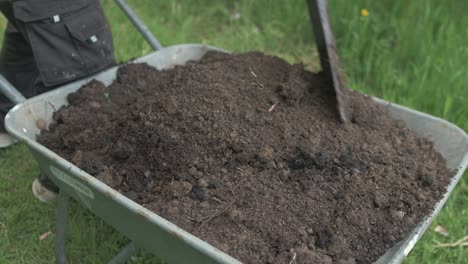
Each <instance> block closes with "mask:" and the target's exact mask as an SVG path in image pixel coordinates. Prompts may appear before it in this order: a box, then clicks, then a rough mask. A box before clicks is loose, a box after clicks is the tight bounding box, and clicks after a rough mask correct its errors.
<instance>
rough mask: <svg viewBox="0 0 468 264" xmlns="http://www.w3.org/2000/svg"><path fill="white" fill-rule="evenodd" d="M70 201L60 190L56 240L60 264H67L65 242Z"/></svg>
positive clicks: (57, 260) (56, 251) (56, 252)
mask: <svg viewBox="0 0 468 264" xmlns="http://www.w3.org/2000/svg"><path fill="white" fill-rule="evenodd" d="M68 199H69V198H68V195H67V194H66V193H65V191H62V190H60V191H59V194H58V200H57V203H58V204H57V219H56V221H57V223H56V225H57V227H56V228H57V230H56V233H57V235H56V238H55V259H56V262H57V263H58V264H66V263H67V256H66V254H65V240H66V238H67V222H68Z"/></svg>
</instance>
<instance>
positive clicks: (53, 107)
mask: <svg viewBox="0 0 468 264" xmlns="http://www.w3.org/2000/svg"><path fill="white" fill-rule="evenodd" d="M47 104H48V105H50V106H51V107H52V109H54V112H57V109H55V106H54V105H53V104H52V103H51V102H49V101H47Z"/></svg>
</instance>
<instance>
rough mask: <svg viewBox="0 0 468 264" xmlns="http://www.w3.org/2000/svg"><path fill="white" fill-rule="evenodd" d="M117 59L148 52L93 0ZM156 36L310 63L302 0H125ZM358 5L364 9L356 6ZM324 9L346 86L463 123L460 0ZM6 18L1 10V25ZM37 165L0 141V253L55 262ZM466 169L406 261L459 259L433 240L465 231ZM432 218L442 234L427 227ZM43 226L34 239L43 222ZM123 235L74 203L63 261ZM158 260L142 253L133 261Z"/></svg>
mask: <svg viewBox="0 0 468 264" xmlns="http://www.w3.org/2000/svg"><path fill="white" fill-rule="evenodd" d="M101 3H102V4H103V7H104V9H105V12H106V14H107V17H108V19H109V22H110V24H111V27H112V31H113V34H114V43H115V49H116V56H117V59H118V61H126V60H128V59H130V58H136V57H139V56H142V55H145V54H147V53H149V52H151V48H150V47H149V46H148V45H147V44H146V43H145V41H144V39H143V38H142V37H141V36H140V35H139V34H138V33H137V31H136V30H135V29H134V27H133V26H132V25H131V23H130V22H129V21H128V19H127V18H126V17H125V16H124V15H123V13H122V12H121V11H120V10H119V9H118V7H117V6H116V5H115V4H114V2H113V1H112V0H103V1H101ZM128 3H129V4H130V5H131V6H132V7H133V8H134V10H135V11H136V13H137V14H138V15H139V16H140V17H141V18H142V19H143V20H144V21H145V22H146V23H147V25H148V26H149V28H150V29H151V30H152V31H153V32H154V34H155V35H156V36H157V37H158V38H159V40H160V41H161V42H162V43H163V44H164V45H171V44H177V43H206V44H211V45H214V46H217V47H222V48H224V49H227V50H231V51H235V52H242V51H249V50H260V51H263V52H265V53H268V54H274V55H278V56H280V57H283V58H285V59H287V60H288V61H290V62H304V63H305V64H306V65H307V66H308V67H309V68H310V69H312V70H318V69H319V68H318V67H319V66H318V65H319V64H318V61H317V52H316V50H315V47H314V44H313V36H312V29H311V26H310V23H309V18H308V13H307V9H306V4H305V1H302V0H292V1H273V0H270V1H268V0H255V1H253V0H252V1H228V0H224V1H208V0H204V1H202V0H200V1H187V0H186V1H181V0H159V1H150V0H129V1H128ZM362 9H366V10H367V11H368V16H363V13H362V12H361V10H362ZM329 11H330V18H331V20H332V25H333V29H334V32H335V37H336V39H337V45H338V50H339V54H340V57H341V62H342V66H343V68H344V71H345V73H346V76H347V84H348V86H349V87H350V88H352V89H355V90H359V91H361V92H365V93H368V94H371V95H375V96H377V97H381V98H384V99H386V100H388V101H392V102H396V103H399V104H402V105H405V106H409V107H411V108H414V109H417V110H420V111H423V112H426V113H429V114H432V115H435V116H439V117H442V118H444V119H447V120H449V121H451V122H453V123H455V124H457V125H458V126H460V127H461V128H462V129H464V130H465V131H467V130H468V118H467V117H468V101H467V99H466V98H467V96H468V85H467V83H468V73H467V69H468V68H467V66H466V64H467V62H468V26H467V25H468V16H467V15H466V14H468V1H465V0H458V1H455V0H453V1H452V0H447V1H439V0H425V1H393V0H380V1H375V0H374V1H373V0H354V1H349V0H329ZM5 25H6V22H5V20H4V19H3V18H2V19H1V20H0V28H5ZM38 173H39V170H38V167H37V164H36V163H35V161H34V160H33V159H32V157H31V155H30V154H29V153H28V151H27V149H26V148H25V147H24V146H21V145H16V146H14V147H12V148H9V149H6V150H0V263H53V262H54V252H53V246H54V229H55V227H54V212H55V208H56V206H55V205H43V204H41V203H39V202H37V201H36V200H35V199H34V198H33V196H32V193H31V183H32V181H33V180H34V179H35V177H36V176H37V174H38ZM467 192H468V190H467V180H466V174H465V176H464V178H463V179H462V180H461V182H460V183H459V184H458V186H457V188H456V190H455V191H454V193H453V194H452V196H451V198H450V199H449V201H448V202H447V204H446V205H445V207H444V209H443V210H442V212H441V213H440V215H439V216H438V217H437V218H436V220H435V221H434V223H433V225H432V226H431V228H430V229H428V231H427V232H426V233H425V235H424V236H423V238H422V240H421V241H420V242H418V243H417V245H416V246H415V248H414V249H413V251H412V252H411V253H410V255H409V256H408V257H407V259H406V260H405V263H466V260H467V259H468V251H467V249H466V247H462V246H458V247H454V248H436V247H434V245H435V244H436V243H446V242H452V241H455V240H458V239H460V238H462V237H464V236H466V235H468V217H467V206H466V205H467V202H468V195H467ZM436 224H440V225H442V226H443V227H445V228H446V230H447V232H448V234H449V236H448V237H444V236H441V235H440V234H438V233H437V232H434V227H435V225H436ZM49 231H50V232H51V235H50V236H48V237H47V238H46V239H44V240H42V241H41V240H39V235H41V234H44V233H46V232H49ZM126 242H127V240H126V239H125V238H124V237H123V236H121V235H120V234H118V233H117V232H116V231H114V230H113V229H112V228H110V227H109V226H107V225H106V224H105V223H103V222H102V221H100V220H99V219H97V218H96V217H94V216H93V215H91V214H90V213H88V212H87V211H86V210H85V209H83V208H81V207H80V206H79V205H77V204H75V203H73V204H72V212H71V219H70V223H69V237H68V244H67V250H68V254H69V259H70V263H105V262H106V261H107V260H109V259H110V258H111V257H112V256H113V255H114V254H115V253H116V252H117V251H118V249H119V248H120V247H121V246H123V245H124V244H125V243H126ZM155 262H156V263H157V262H158V260H157V257H154V256H152V255H150V254H147V253H144V252H142V253H140V254H139V255H138V256H137V257H135V258H133V260H132V263H155Z"/></svg>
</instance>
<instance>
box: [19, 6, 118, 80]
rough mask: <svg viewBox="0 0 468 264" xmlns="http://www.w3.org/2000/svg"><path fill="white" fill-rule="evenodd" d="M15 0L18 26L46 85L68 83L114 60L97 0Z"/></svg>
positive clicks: (109, 34) (110, 40) (108, 29)
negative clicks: (37, 1) (38, 1)
mask: <svg viewBox="0 0 468 264" xmlns="http://www.w3.org/2000/svg"><path fill="white" fill-rule="evenodd" d="M44 1H45V0H43V2H44ZM47 1H49V2H61V3H62V4H63V3H64V2H67V1H64V2H63V1H51V0H47ZM47 1H46V2H47ZM26 2H28V3H26V4H29V1H26ZM68 2H69V0H68ZM77 3H78V4H77ZM15 4H16V2H14V4H13V5H14V11H15V16H16V19H17V22H18V23H17V24H18V27H19V29H20V30H21V31H22V33H23V34H24V35H25V36H26V38H27V40H28V41H29V43H30V45H31V48H32V50H33V54H34V58H35V61H36V65H37V68H38V70H39V73H40V77H41V81H42V82H43V83H44V84H45V85H46V86H54V85H58V84H63V83H67V82H70V81H72V80H75V79H78V78H81V77H85V76H87V75H89V74H92V73H95V72H97V71H100V70H102V69H105V68H107V67H110V66H112V65H114V64H115V59H114V50H113V43H112V34H111V31H110V28H109V25H108V23H107V20H106V18H105V15H104V13H103V11H102V8H101V6H100V4H99V2H98V1H80V0H75V2H70V5H63V6H55V7H54V6H52V7H53V8H52V9H51V6H48V5H47V3H44V5H37V6H36V9H31V5H26V4H24V3H23V5H18V6H15ZM62 10H63V12H62Z"/></svg>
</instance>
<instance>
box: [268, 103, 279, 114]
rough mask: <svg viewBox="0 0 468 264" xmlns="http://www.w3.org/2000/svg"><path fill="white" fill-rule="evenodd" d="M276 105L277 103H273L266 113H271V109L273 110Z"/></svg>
mask: <svg viewBox="0 0 468 264" xmlns="http://www.w3.org/2000/svg"><path fill="white" fill-rule="evenodd" d="M277 105H278V102H276V103H274V104H273V105H272V106H270V108H269V109H268V112H271V111H273V109H275V107H276V106H277Z"/></svg>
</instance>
